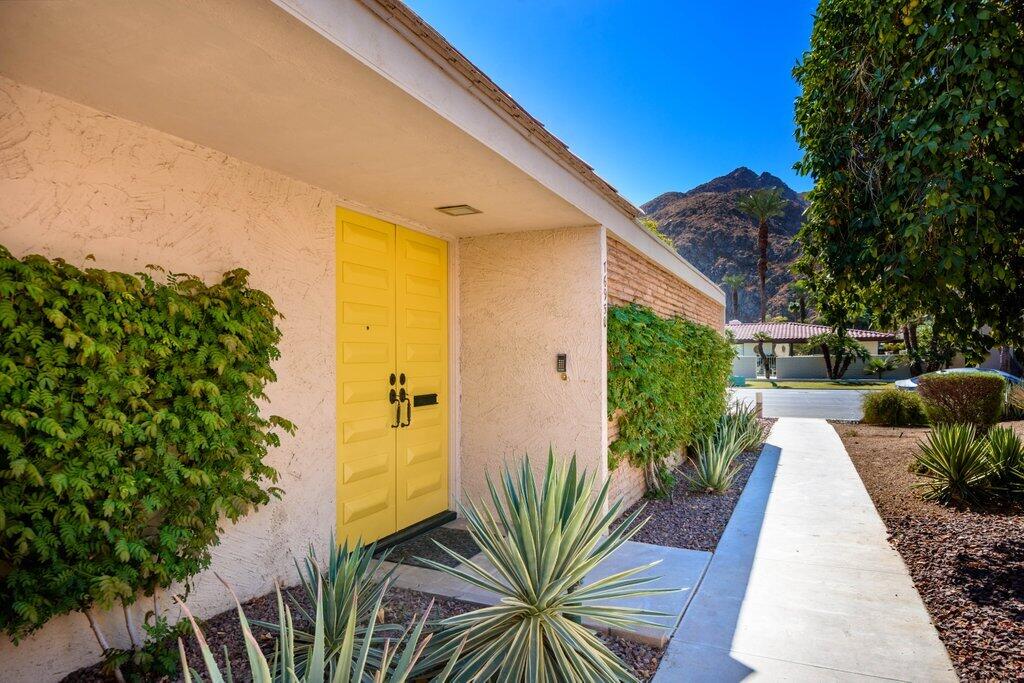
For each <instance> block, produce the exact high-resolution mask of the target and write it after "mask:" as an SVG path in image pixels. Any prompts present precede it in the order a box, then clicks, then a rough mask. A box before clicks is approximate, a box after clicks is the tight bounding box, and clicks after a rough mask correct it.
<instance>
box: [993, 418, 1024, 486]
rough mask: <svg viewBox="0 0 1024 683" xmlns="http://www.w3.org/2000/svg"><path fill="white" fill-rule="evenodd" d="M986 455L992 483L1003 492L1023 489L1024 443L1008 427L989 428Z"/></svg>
mask: <svg viewBox="0 0 1024 683" xmlns="http://www.w3.org/2000/svg"><path fill="white" fill-rule="evenodd" d="M986 439H987V441H988V455H989V463H990V465H991V470H992V473H991V478H992V484H993V486H995V487H996V488H998V489H1000V490H1001V491H1005V492H1013V493H1016V492H1021V491H1024V443H1021V440H1020V437H1019V436H1017V435H1016V434H1015V433H1014V431H1013V430H1012V429H1010V428H1008V427H993V428H992V429H990V430H989V432H988V436H987V437H986Z"/></svg>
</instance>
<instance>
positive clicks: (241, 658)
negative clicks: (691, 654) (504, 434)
mask: <svg viewBox="0 0 1024 683" xmlns="http://www.w3.org/2000/svg"><path fill="white" fill-rule="evenodd" d="M285 593H286V594H290V595H291V596H292V597H293V598H295V599H297V600H299V601H300V604H302V605H304V606H305V607H306V609H307V610H308V609H310V608H311V605H310V603H309V601H308V600H307V599H306V595H305V591H303V589H302V588H301V587H297V588H291V589H288V590H287V591H285ZM284 599H285V602H286V604H289V605H290V606H291V603H290V602H289V601H288V597H287V595H286V596H285V598H284ZM431 600H433V603H434V606H433V609H432V611H431V616H430V619H431V620H432V621H433V620H440V619H444V618H447V617H450V616H454V615H456V614H462V613H464V612H468V611H470V610H473V609H479V608H480V605H477V604H474V603H470V602H464V601H462V600H452V599H443V598H433V597H432V596H430V595H427V594H425V593H420V592H418V591H412V590H405V589H402V588H390V589H389V590H388V593H387V597H385V601H384V608H383V609H384V623H393V624H402V625H407V624H408V623H409V622H410V621H411V620H412V618H413V617H414V616H416V617H418V616H422V614H423V612H424V610H426V609H427V606H428V605H429V604H430V602H431ZM242 608H243V609H244V610H245V616H246V618H248V619H249V622H250V623H252V622H253V621H256V620H262V621H269V622H272V623H277V597H276V594H274V593H269V594H267V595H264V596H262V597H259V598H255V599H253V600H249V601H248V602H246V603H243V604H242ZM292 616H293V618H294V619H295V624H296V626H297V627H299V628H308V627H309V626H310V624H307V623H303V621H302V619H301V618H300V617H299V615H298V614H297V613H296V611H295V609H294V606H292ZM202 629H203V635H204V636H205V637H206V640H207V642H208V643H209V645H210V649H211V650H212V651H213V655H214V658H215V659H216V660H217V664H218V665H219V666H220V667H221V671H224V670H225V667H224V648H225V647H226V648H227V652H228V655H229V657H230V659H231V669H232V674H233V675H234V679H235V681H236V683H249V682H250V681H251V680H252V678H251V676H250V675H249V666H248V659H247V657H246V654H245V641H244V640H243V637H242V631H241V629H240V628H239V626H238V613H237V611H236V610H234V609H230V610H227V611H226V612H221V613H220V614H218V615H216V616H214V617H211V618H210V619H206V620H204V621H203V623H202ZM253 635H255V636H256V638H257V640H259V642H260V645H261V646H262V648H263V651H264V652H265V653H267V656H268V658H269V656H270V655H271V654H272V653H273V650H274V644H275V642H276V640H275V636H274V634H273V633H271V632H270V631H268V630H266V629H263V628H258V627H253ZM597 636H598V638H600V639H601V640H602V641H604V643H605V644H606V645H607V646H608V647H609V649H611V651H612V652H614V653H615V654H616V655H617V656H618V657H619V658H620V659H621V660H622V661H623V662H624V663H625V664H626V666H627V667H629V668H630V669H632V670H633V672H634V674H635V675H636V677H637V678H638V679H640V680H641V681H649V680H650V679H651V678H653V677H654V673H655V672H656V671H657V670H658V664H659V663H660V662H661V657H662V655H663V654H664V653H665V650H664V648H659V647H654V646H652V645H645V644H643V643H634V642H632V641H629V640H626V639H624V638H619V637H616V636H612V635H608V634H604V633H598V634H597ZM185 652H186V655H187V657H188V661H189V663H190V664H191V665H192V667H193V668H195V669H197V670H198V671H199V672H200V673H201V674H203V675H204V677H205V674H206V668H205V666H204V665H203V660H202V653H201V652H200V650H199V645H198V643H197V642H196V640H195V638H194V637H189V638H187V639H186V640H185ZM111 680H113V679H112V678H108V677H106V676H104V675H103V674H102V672H100V669H99V666H98V665H97V666H91V667H87V668H84V669H79V670H78V671H76V672H74V673H72V674H70V675H69V676H67V677H66V678H64V683H108V682H109V681H111ZM171 680H174V681H177V682H180V681H182V680H183V679H182V678H181V677H180V676H179V677H178V678H176V679H171Z"/></svg>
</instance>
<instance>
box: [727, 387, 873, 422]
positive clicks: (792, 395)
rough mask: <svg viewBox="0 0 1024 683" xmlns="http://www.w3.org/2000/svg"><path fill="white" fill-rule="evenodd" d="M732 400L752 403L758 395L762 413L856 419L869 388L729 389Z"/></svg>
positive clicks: (859, 415) (772, 415)
mask: <svg viewBox="0 0 1024 683" xmlns="http://www.w3.org/2000/svg"><path fill="white" fill-rule="evenodd" d="M732 392H733V400H734V401H737V402H743V403H748V404H753V403H754V401H755V400H756V399H755V398H754V395H755V394H757V393H760V394H761V396H762V401H763V404H762V414H763V415H764V416H765V417H821V418H825V419H826V420H859V419H861V417H863V416H864V412H863V410H862V409H861V400H862V399H863V397H864V394H867V393H870V390H867V389H865V390H863V391H861V390H859V389H743V388H737V389H733V390H732Z"/></svg>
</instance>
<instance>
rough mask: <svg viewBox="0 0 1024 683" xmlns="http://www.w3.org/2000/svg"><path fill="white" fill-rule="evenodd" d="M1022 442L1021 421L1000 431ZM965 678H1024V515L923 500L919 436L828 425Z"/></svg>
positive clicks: (922, 431) (884, 429) (1009, 510)
mask: <svg viewBox="0 0 1024 683" xmlns="http://www.w3.org/2000/svg"><path fill="white" fill-rule="evenodd" d="M1006 425H1010V426H1013V428H1014V429H1015V430H1016V431H1017V433H1018V434H1022V435H1024V422H1015V423H1004V426H1006ZM834 426H835V428H836V431H837V432H838V433H839V436H840V437H841V438H842V440H843V444H844V445H845V446H846V450H847V452H848V453H849V454H850V457H851V459H852V460H853V463H854V465H855V466H856V468H857V471H858V472H859V473H860V476H861V479H862V480H863V482H864V485H865V487H866V488H867V490H868V493H869V494H870V495H871V498H872V500H874V503H875V507H876V508H877V509H878V512H879V514H880V515H881V517H882V519H883V521H884V522H885V525H886V527H887V528H888V530H889V541H890V543H891V544H892V545H893V547H894V548H896V550H898V551H899V553H900V555H902V556H903V561H904V562H905V563H906V565H907V568H908V569H909V570H910V574H911V576H912V577H913V579H914V583H915V584H916V586H917V590H918V592H919V593H920V594H921V597H922V599H923V600H924V603H925V605H926V606H927V608H928V611H929V613H930V614H931V617H932V621H933V622H934V623H935V626H936V628H938V631H939V636H940V637H941V638H942V642H943V643H944V644H945V645H946V649H947V650H948V651H949V655H950V658H951V659H952V660H953V665H954V666H955V667H956V671H957V674H958V675H959V676H960V677H961V678H962V679H964V680H1021V679H1024V509H1021V508H1020V507H1019V506H1018V507H1010V508H1006V507H1004V508H996V509H986V510H959V509H954V508H948V507H944V506H941V505H938V504H936V503H930V502H928V501H925V500H922V499H921V498H920V496H919V494H918V493H917V492H916V491H914V490H913V489H912V487H911V484H913V483H914V482H915V481H916V480H917V476H916V475H915V474H912V473H911V472H910V471H909V469H908V465H909V464H910V463H911V462H912V461H913V459H914V455H915V453H916V452H917V442H918V441H919V440H920V439H921V438H923V437H924V436H925V435H926V434H927V433H928V430H927V429H924V428H888V427H873V426H869V425H849V424H834Z"/></svg>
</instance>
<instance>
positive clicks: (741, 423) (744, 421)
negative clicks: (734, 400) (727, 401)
mask: <svg viewBox="0 0 1024 683" xmlns="http://www.w3.org/2000/svg"><path fill="white" fill-rule="evenodd" d="M718 429H719V430H729V431H733V432H735V433H736V434H738V435H739V437H740V438H739V442H740V447H741V448H740V450H741V451H751V450H754V449H755V448H757V447H758V446H760V445H761V442H763V441H764V437H765V434H764V427H762V426H761V422H760V421H759V420H758V419H757V410H756V409H755V408H754V407H753V406H748V405H740V406H736V407H734V408H733V409H732V410H731V411H729V412H727V413H726V414H725V415H723V416H722V419H721V420H719V423H718Z"/></svg>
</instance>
